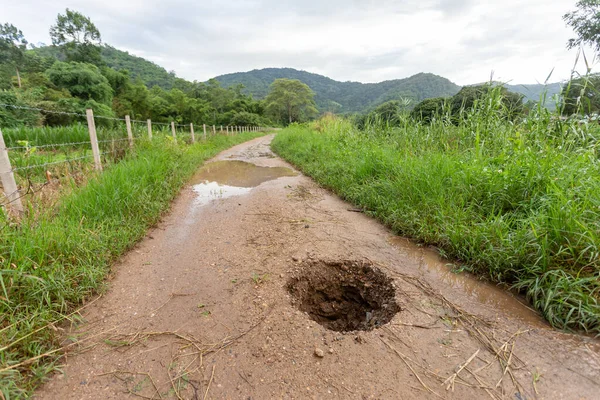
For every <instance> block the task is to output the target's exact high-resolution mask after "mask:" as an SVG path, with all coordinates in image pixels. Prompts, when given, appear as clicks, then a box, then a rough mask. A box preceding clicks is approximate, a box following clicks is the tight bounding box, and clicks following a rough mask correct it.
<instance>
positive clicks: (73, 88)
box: [46, 61, 113, 106]
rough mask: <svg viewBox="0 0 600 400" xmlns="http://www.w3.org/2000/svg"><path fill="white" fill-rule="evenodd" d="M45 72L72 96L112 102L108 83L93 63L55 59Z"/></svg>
mask: <svg viewBox="0 0 600 400" xmlns="http://www.w3.org/2000/svg"><path fill="white" fill-rule="evenodd" d="M46 74H47V76H48V79H50V81H51V82H52V83H53V84H54V85H56V86H58V87H59V88H65V89H67V90H68V91H69V92H70V93H71V94H72V95H73V96H74V97H78V98H80V99H82V100H94V101H96V102H98V103H101V104H105V105H109V106H110V105H111V103H112V99H113V90H112V88H111V87H110V83H109V81H108V79H106V77H104V76H103V75H102V73H101V72H100V69H99V68H98V67H96V66H95V65H92V64H85V63H78V62H70V63H65V62H60V61H57V62H55V63H54V65H52V67H51V68H50V69H49V70H48V71H47V72H46Z"/></svg>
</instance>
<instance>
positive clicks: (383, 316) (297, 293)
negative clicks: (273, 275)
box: [287, 261, 400, 332]
mask: <svg viewBox="0 0 600 400" xmlns="http://www.w3.org/2000/svg"><path fill="white" fill-rule="evenodd" d="M301 271H302V274H301V275H299V276H294V277H293V278H291V279H290V281H289V282H288V285H287V288H288V291H289V292H290V293H291V294H292V298H293V303H294V305H295V306H296V307H298V308H299V309H300V310H301V311H304V312H306V313H308V315H309V316H310V317H311V318H312V319H313V320H314V321H316V322H318V323H319V324H321V325H323V326H324V327H326V328H327V329H330V330H333V331H339V332H348V331H357V330H361V331H370V330H372V329H375V328H377V327H379V326H382V325H384V324H386V323H387V322H389V321H390V320H391V319H392V318H393V317H394V315H396V313H398V312H399V311H400V306H399V305H398V304H397V303H396V299H395V297H396V291H395V289H394V286H393V285H392V280H391V279H390V278H388V277H387V276H386V275H385V274H384V273H383V272H382V271H381V270H379V269H378V268H377V267H374V266H372V265H371V264H369V263H366V262H363V261H335V262H325V261H308V262H306V263H305V264H304V266H303V268H302V269H301Z"/></svg>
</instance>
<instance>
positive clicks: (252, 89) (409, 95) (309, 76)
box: [214, 68, 461, 113]
mask: <svg viewBox="0 0 600 400" xmlns="http://www.w3.org/2000/svg"><path fill="white" fill-rule="evenodd" d="M280 78H286V79H299V80H300V81H302V82H303V83H305V84H307V85H308V86H309V87H310V88H311V89H312V90H313V91H314V92H315V101H316V103H317V106H318V107H319V109H320V110H321V111H332V112H341V113H352V112H364V111H367V110H369V109H372V108H374V107H376V106H377V105H379V104H381V103H384V102H386V101H389V100H398V99H400V98H405V99H410V100H411V102H412V104H413V105H414V104H416V103H418V102H420V101H422V100H424V99H426V98H430V97H441V96H452V95H454V94H456V93H457V92H458V91H459V90H460V88H461V86H459V85H456V84H455V83H453V82H451V81H450V80H448V79H446V78H444V77H441V76H438V75H435V74H431V73H425V72H421V73H418V74H415V75H413V76H410V77H408V78H403V79H393V80H387V81H383V82H378V83H361V82H352V81H346V82H341V81H336V80H334V79H332V78H329V77H327V76H324V75H319V74H314V73H311V72H307V71H302V70H297V69H294V68H263V69H255V70H252V71H248V72H234V73H231V74H225V75H220V76H217V77H215V78H214V79H216V80H218V81H219V82H221V84H223V86H225V87H229V86H234V85H237V84H243V85H244V86H245V88H244V91H245V92H246V93H249V94H252V95H253V97H255V98H257V99H262V98H264V97H266V95H267V93H268V90H269V86H270V84H271V83H272V82H273V81H274V80H275V79H280Z"/></svg>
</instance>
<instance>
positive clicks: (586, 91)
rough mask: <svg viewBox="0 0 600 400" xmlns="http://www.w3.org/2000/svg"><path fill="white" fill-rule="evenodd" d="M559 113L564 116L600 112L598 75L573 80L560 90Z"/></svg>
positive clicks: (599, 80) (599, 77) (599, 81)
mask: <svg viewBox="0 0 600 400" xmlns="http://www.w3.org/2000/svg"><path fill="white" fill-rule="evenodd" d="M561 98H562V101H563V104H562V107H561V111H562V113H563V114H564V115H572V114H576V113H581V114H584V115H585V114H587V115H589V114H594V113H598V112H600V74H590V75H587V76H583V77H581V78H578V79H573V80H572V81H570V82H569V84H568V85H565V86H564V87H563V89H562V93H561Z"/></svg>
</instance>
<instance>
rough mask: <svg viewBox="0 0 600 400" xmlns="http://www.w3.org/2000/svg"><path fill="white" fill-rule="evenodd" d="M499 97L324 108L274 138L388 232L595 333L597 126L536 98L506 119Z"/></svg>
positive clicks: (599, 287) (599, 324) (599, 239)
mask: <svg viewBox="0 0 600 400" xmlns="http://www.w3.org/2000/svg"><path fill="white" fill-rule="evenodd" d="M498 97H499V95H498V93H494V94H492V95H491V96H490V98H487V99H485V100H484V101H481V102H479V103H477V104H476V107H475V109H474V110H473V111H472V112H469V113H468V114H467V115H465V118H464V119H463V120H462V121H461V122H460V123H459V124H458V125H455V124H453V123H452V122H451V118H446V117H445V116H443V115H442V116H440V117H439V118H437V119H436V120H434V121H433V122H432V123H431V124H422V123H420V122H415V121H414V120H412V119H410V118H409V117H406V118H404V119H403V120H401V121H400V123H399V124H398V125H399V126H396V127H389V126H385V124H382V123H373V124H371V125H369V126H367V127H366V128H365V129H363V130H358V129H356V128H355V127H354V126H353V125H352V124H351V123H350V122H349V121H347V120H343V119H337V118H325V119H323V120H321V121H318V122H317V123H314V124H312V125H309V126H292V127H290V128H288V129H286V130H284V131H283V132H282V133H280V134H279V135H277V137H276V138H275V140H274V142H273V149H274V150H275V151H276V152H277V153H278V154H279V155H281V156H282V157H283V158H285V159H286V160H288V161H289V162H291V163H292V164H294V165H296V166H297V167H298V168H299V169H301V170H302V171H303V172H304V173H306V174H307V175H310V176H312V177H313V178H314V179H315V180H317V181H318V182H319V183H320V184H322V185H323V186H325V187H327V188H330V189H332V190H333V191H334V192H336V193H337V194H338V195H340V196H341V197H342V198H344V199H346V200H348V201H350V202H352V203H354V204H356V205H357V206H360V207H362V208H364V209H365V210H366V212H367V213H369V214H371V215H373V216H375V217H377V218H378V219H379V220H381V221H382V222H384V223H385V224H386V225H388V226H389V227H391V228H392V229H393V230H394V231H395V232H397V233H398V234H400V235H405V236H408V237H412V238H414V239H417V240H418V241H421V242H423V243H428V244H433V245H435V246H437V247H438V248H440V249H441V251H442V253H443V255H445V256H447V257H449V258H451V259H454V260H457V263H458V264H459V265H460V266H461V267H463V268H466V269H468V270H470V271H472V272H474V273H475V274H478V275H480V276H484V277H486V278H487V279H489V280H491V281H493V282H503V283H508V284H509V285H512V286H513V287H514V288H515V289H517V290H519V291H521V292H522V293H524V294H525V295H526V296H527V298H528V299H529V300H530V301H531V304H532V305H533V306H534V307H535V308H536V309H538V310H539V311H540V312H541V313H543V315H544V316H545V317H546V318H547V320H548V321H549V322H550V323H551V324H552V325H554V326H555V327H558V328H563V329H573V330H582V331H586V332H590V333H592V334H600V303H599V300H600V260H599V253H598V252H599V249H600V161H599V155H600V152H599V150H600V148H599V146H600V141H599V138H600V128H599V126H598V125H597V124H580V123H577V122H574V121H573V122H570V121H565V120H564V119H561V118H560V117H559V116H557V115H555V114H552V113H550V112H549V111H547V110H545V109H542V108H540V109H537V110H534V111H533V112H532V113H531V114H530V115H529V116H528V117H527V119H525V120H524V121H519V122H514V121H510V120H509V119H508V118H507V117H506V115H507V114H506V113H505V110H503V108H502V105H501V102H500V101H499V100H500V99H499V98H498Z"/></svg>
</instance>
